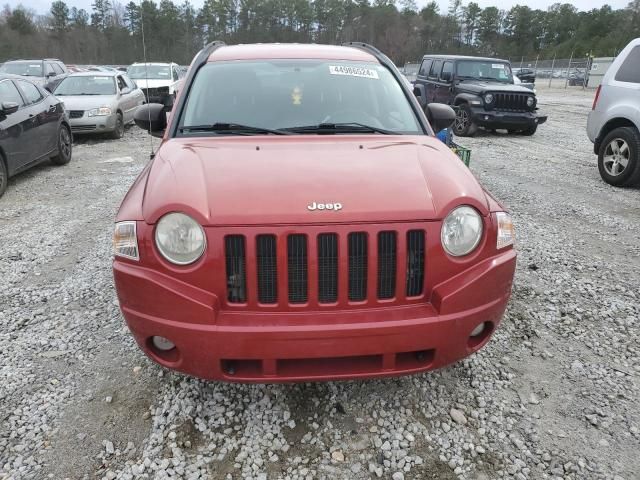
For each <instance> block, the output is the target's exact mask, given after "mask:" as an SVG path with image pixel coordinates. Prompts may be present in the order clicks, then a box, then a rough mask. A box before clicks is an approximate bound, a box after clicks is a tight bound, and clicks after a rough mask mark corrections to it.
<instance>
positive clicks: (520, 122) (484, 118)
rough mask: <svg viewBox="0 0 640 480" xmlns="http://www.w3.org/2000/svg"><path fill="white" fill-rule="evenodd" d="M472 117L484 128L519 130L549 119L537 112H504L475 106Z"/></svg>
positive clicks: (540, 123)
mask: <svg viewBox="0 0 640 480" xmlns="http://www.w3.org/2000/svg"><path fill="white" fill-rule="evenodd" d="M472 119H473V121H474V122H475V123H476V124H478V125H479V126H481V127H484V128H490V129H498V128H505V129H509V130H511V129H514V130H518V129H525V128H531V127H534V126H536V125H542V124H543V123H545V122H546V121H547V116H546V115H539V114H538V113H536V112H502V111H496V110H485V109H484V108H473V109H472Z"/></svg>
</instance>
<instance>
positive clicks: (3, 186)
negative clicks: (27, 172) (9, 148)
mask: <svg viewBox="0 0 640 480" xmlns="http://www.w3.org/2000/svg"><path fill="white" fill-rule="evenodd" d="M8 183H9V172H8V171H7V164H6V163H4V158H3V157H2V155H0V197H2V195H3V194H4V192H5V191H6V190H7V184H8Z"/></svg>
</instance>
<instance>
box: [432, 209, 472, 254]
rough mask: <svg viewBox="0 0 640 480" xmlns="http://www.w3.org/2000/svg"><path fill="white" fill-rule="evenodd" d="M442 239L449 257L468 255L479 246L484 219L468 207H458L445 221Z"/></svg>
mask: <svg viewBox="0 0 640 480" xmlns="http://www.w3.org/2000/svg"><path fill="white" fill-rule="evenodd" d="M440 238H441V241H442V246H443V247H444V249H445V250H446V251H447V253H448V254H449V255H452V256H454V257H461V256H463V255H467V254H469V253H471V252H472V251H473V250H474V249H475V248H476V247H477V246H478V243H480V239H481V238H482V217H480V214H479V213H478V212H477V211H476V210H475V209H474V208H472V207H470V206H468V205H462V206H460V207H457V208H455V209H453V210H452V211H451V213H449V215H447V218H445V219H444V222H443V223H442V232H441V235H440Z"/></svg>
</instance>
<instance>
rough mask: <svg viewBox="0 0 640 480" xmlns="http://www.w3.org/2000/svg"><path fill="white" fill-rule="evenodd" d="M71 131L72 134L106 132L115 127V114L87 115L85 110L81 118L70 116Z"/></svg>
mask: <svg viewBox="0 0 640 480" xmlns="http://www.w3.org/2000/svg"><path fill="white" fill-rule="evenodd" d="M69 125H71V133H73V134H74V135H77V134H81V133H108V132H113V131H114V130H115V128H116V116H115V115H102V116H97V117H89V116H87V113H86V112H85V113H84V115H83V116H82V117H81V118H70V119H69Z"/></svg>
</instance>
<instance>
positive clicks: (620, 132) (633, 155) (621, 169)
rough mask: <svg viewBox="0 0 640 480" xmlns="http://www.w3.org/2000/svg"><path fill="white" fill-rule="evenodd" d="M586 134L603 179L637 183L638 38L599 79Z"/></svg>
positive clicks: (639, 165)
mask: <svg viewBox="0 0 640 480" xmlns="http://www.w3.org/2000/svg"><path fill="white" fill-rule="evenodd" d="M587 135H588V136H589V140H591V141H592V142H593V144H594V152H595V153H596V155H598V169H599V170H600V176H602V179H603V180H604V181H605V182H607V183H609V184H611V185H615V186H616V187H631V186H640V38H636V39H635V40H632V41H631V43H630V44H629V45H627V46H626V47H625V49H624V50H623V51H622V52H621V53H620V55H618V57H617V58H616V59H615V61H614V62H613V63H612V64H611V67H609V70H607V73H606V74H605V76H604V78H603V79H602V84H601V85H600V86H599V87H598V90H597V91H596V97H595V99H594V101H593V108H592V110H591V112H590V113H589V120H588V122H587Z"/></svg>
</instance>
